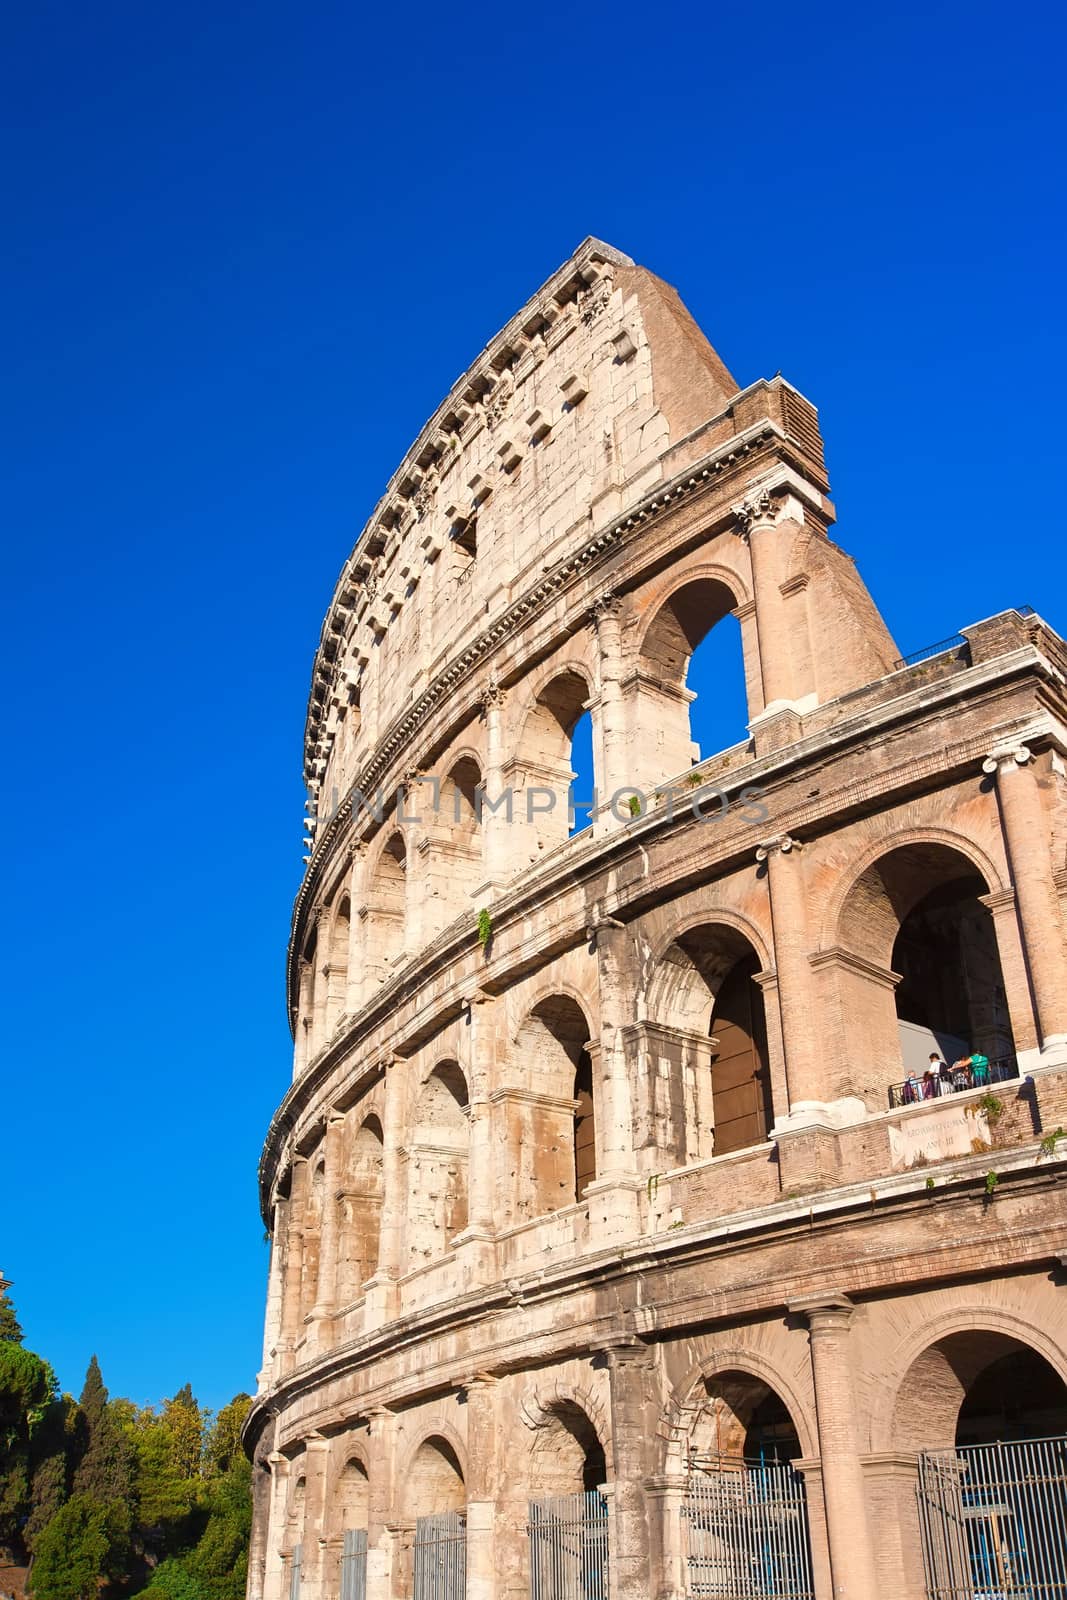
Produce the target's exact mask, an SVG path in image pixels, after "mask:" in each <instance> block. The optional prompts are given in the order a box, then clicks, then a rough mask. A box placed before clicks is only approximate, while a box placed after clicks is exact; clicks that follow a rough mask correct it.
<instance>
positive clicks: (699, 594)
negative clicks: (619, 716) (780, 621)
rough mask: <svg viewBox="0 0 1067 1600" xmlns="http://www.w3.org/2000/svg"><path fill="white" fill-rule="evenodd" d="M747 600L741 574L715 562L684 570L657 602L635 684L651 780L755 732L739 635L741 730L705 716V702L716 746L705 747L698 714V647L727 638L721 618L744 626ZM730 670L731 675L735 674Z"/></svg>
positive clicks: (633, 715) (634, 708) (635, 717)
mask: <svg viewBox="0 0 1067 1600" xmlns="http://www.w3.org/2000/svg"><path fill="white" fill-rule="evenodd" d="M739 603H740V585H739V584H738V583H737V580H736V577H735V576H734V575H733V574H732V573H727V572H725V571H723V570H722V569H721V568H717V569H715V570H714V575H712V572H711V571H709V570H707V569H705V570H703V571H701V570H696V571H690V572H687V573H682V574H679V575H678V579H677V581H676V582H675V583H674V584H673V585H672V586H671V587H670V588H669V589H667V590H666V592H665V593H664V594H663V595H662V596H659V597H657V601H656V605H655V609H654V610H653V611H652V614H651V616H650V617H649V618H648V620H647V622H646V623H645V626H644V628H643V629H642V631H641V634H640V636H639V641H638V645H637V673H636V676H635V679H634V681H633V683H632V685H631V687H630V688H629V690H628V694H629V697H630V700H631V708H630V723H631V726H632V727H633V728H634V729H636V730H638V732H639V735H640V744H641V749H642V752H643V753H642V757H641V770H640V780H641V782H642V783H643V784H645V785H647V784H648V783H649V782H650V781H651V782H660V781H662V780H664V779H668V778H673V777H677V776H678V775H680V774H682V773H684V772H686V771H687V770H688V768H689V767H690V766H691V765H692V764H693V762H694V761H698V760H699V759H700V758H701V755H705V756H706V755H710V754H712V753H713V752H714V750H717V749H725V748H726V747H727V746H728V745H730V744H732V743H736V742H737V741H738V740H739V739H746V738H747V737H748V722H749V721H750V720H751V718H752V717H753V716H755V715H756V713H757V712H758V711H759V709H760V706H759V704H758V703H756V701H755V700H754V699H753V697H752V696H751V695H750V694H749V693H748V691H747V689H746V687H745V683H744V668H743V653H742V649H741V639H740V636H739V634H738V637H737V638H736V640H733V641H731V646H732V648H731V650H730V654H731V656H733V657H736V666H737V669H738V670H737V689H738V694H739V697H740V699H741V701H742V703H740V704H738V705H736V706H735V707H733V708H732V711H731V714H730V715H731V716H733V715H735V717H736V722H737V727H736V729H732V730H731V731H732V732H733V733H734V734H735V737H733V738H724V737H723V722H722V718H721V717H716V718H715V720H711V719H710V717H709V718H705V717H704V715H703V712H704V707H703V706H701V708H700V718H699V723H700V726H699V731H700V733H701V735H702V739H703V743H704V744H706V745H707V746H708V748H707V749H704V750H701V748H700V744H699V743H698V742H697V731H698V724H697V721H696V720H695V719H694V714H693V713H694V703H695V702H697V701H698V692H697V691H696V690H694V687H693V681H694V679H695V678H699V677H700V676H701V674H700V672H699V668H698V669H697V670H696V671H695V672H694V671H693V670H692V669H693V667H694V662H695V660H696V657H697V652H698V651H701V650H702V647H705V646H706V651H707V652H711V651H713V650H714V649H715V646H714V645H713V644H712V643H711V640H712V635H713V634H716V643H718V642H719V641H720V640H721V637H722V634H721V629H720V624H724V625H725V626H726V627H728V628H729V629H731V630H736V628H737V625H736V621H735V620H733V613H734V611H735V609H736V608H737V606H738V604H739ZM727 619H730V620H729V621H728V620H727ZM717 629H719V632H718V633H716V630H717ZM725 676H726V678H727V680H728V679H729V676H730V675H729V673H726V674H725ZM709 699H710V697H709ZM634 781H635V782H636V781H638V780H637V779H636V778H635V780H634Z"/></svg>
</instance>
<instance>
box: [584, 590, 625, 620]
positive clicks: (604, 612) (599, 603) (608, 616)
mask: <svg viewBox="0 0 1067 1600" xmlns="http://www.w3.org/2000/svg"><path fill="white" fill-rule="evenodd" d="M621 614H622V596H621V595H617V594H613V593H612V592H611V591H610V590H609V591H608V593H607V594H602V595H601V596H600V599H599V600H594V602H593V604H592V606H591V607H590V610H589V615H590V616H591V617H592V619H593V626H594V627H595V628H599V627H600V625H601V623H602V622H607V621H609V620H610V621H617V620H618V618H619V617H620V616H621Z"/></svg>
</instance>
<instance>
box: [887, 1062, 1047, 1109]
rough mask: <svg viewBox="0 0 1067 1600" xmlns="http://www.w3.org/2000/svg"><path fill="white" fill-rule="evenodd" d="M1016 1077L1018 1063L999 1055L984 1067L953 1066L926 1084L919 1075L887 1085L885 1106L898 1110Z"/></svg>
mask: <svg viewBox="0 0 1067 1600" xmlns="http://www.w3.org/2000/svg"><path fill="white" fill-rule="evenodd" d="M1018 1076H1019V1063H1018V1062H1017V1061H1016V1059H1015V1057H1014V1056H1000V1057H998V1058H997V1060H996V1061H990V1063H989V1065H988V1067H986V1068H981V1067H974V1068H971V1067H953V1068H952V1071H951V1072H950V1074H949V1076H948V1077H942V1076H941V1075H939V1074H938V1075H935V1076H934V1077H933V1078H932V1079H931V1080H930V1082H929V1083H927V1082H925V1081H924V1080H923V1078H921V1077H918V1076H913V1077H911V1078H905V1079H904V1082H903V1083H891V1084H890V1085H889V1109H890V1111H898V1110H899V1109H900V1108H901V1107H902V1106H917V1105H923V1104H926V1103H929V1102H930V1101H931V1100H940V1099H943V1098H945V1097H946V1096H949V1095H953V1094H962V1093H963V1092H964V1091H965V1090H967V1089H987V1088H988V1087H989V1085H990V1084H992V1083H1008V1082H1010V1081H1011V1079H1013V1078H1018Z"/></svg>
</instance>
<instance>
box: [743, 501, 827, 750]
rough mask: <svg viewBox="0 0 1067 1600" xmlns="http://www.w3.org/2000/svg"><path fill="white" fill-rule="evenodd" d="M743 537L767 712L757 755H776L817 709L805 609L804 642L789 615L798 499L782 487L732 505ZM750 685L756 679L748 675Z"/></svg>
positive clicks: (756, 720)
mask: <svg viewBox="0 0 1067 1600" xmlns="http://www.w3.org/2000/svg"><path fill="white" fill-rule="evenodd" d="M733 510H734V515H735V516H736V517H737V520H738V524H739V528H740V531H741V535H742V537H743V538H744V539H745V541H746V542H747V544H748V548H749V556H750V559H751V564H752V598H753V601H754V603H755V607H756V632H757V635H758V640H759V669H760V670H759V675H760V680H761V683H762V690H763V699H764V707H763V710H762V711H761V712H760V713H759V714H758V716H756V717H753V719H752V723H753V733H754V735H755V738H756V747H757V750H758V751H759V752H760V753H762V752H763V751H765V750H776V749H780V748H782V747H783V746H784V745H786V744H789V743H791V742H792V741H793V740H794V739H796V738H797V736H798V735H799V732H800V716H801V715H802V713H803V712H804V711H807V710H810V709H811V708H812V707H813V706H814V705H815V704H816V695H815V692H814V691H815V684H814V681H813V678H812V670H811V649H810V642H809V640H808V638H807V637H806V634H807V610H806V607H805V609H804V611H803V623H802V626H803V631H804V634H805V637H804V638H802V639H797V638H795V637H794V635H795V634H796V631H797V623H796V617H795V612H793V613H791V612H790V610H789V598H790V596H791V594H792V593H793V592H794V589H793V587H792V585H790V584H789V583H788V581H787V580H789V579H790V578H791V577H792V576H794V575H793V574H791V573H790V572H789V571H788V560H789V554H790V551H791V549H792V546H793V542H794V540H795V537H796V535H797V533H798V532H799V531H800V529H801V528H802V527H803V526H804V508H803V506H802V505H801V503H800V501H799V500H798V499H797V498H796V496H795V495H792V494H788V493H787V494H785V495H784V496H783V494H782V490H781V488H780V487H779V488H778V489H777V490H776V489H775V488H774V487H773V486H771V487H763V488H760V487H758V486H757V487H755V488H753V490H752V491H751V492H750V493H749V495H748V497H747V498H746V499H745V500H744V501H743V502H742V503H741V504H740V505H738V506H734V508H733ZM746 680H747V681H748V683H749V684H750V685H751V683H752V680H753V674H752V673H750V672H747V671H746Z"/></svg>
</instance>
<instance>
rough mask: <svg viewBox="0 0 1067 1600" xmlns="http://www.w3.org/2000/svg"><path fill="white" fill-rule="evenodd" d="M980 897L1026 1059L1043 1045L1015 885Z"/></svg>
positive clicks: (1016, 1042) (1010, 1016)
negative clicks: (989, 918) (990, 919)
mask: <svg viewBox="0 0 1067 1600" xmlns="http://www.w3.org/2000/svg"><path fill="white" fill-rule="evenodd" d="M978 898H979V900H980V901H981V902H982V904H983V905H984V906H987V907H988V909H989V910H990V912H991V913H992V916H993V934H994V937H995V939H996V941H997V954H998V956H999V957H1000V971H1001V976H1002V977H1003V979H1004V995H1005V1001H1006V1004H1007V1008H1008V1024H1009V1027H1010V1029H1011V1037H1012V1043H1013V1044H1014V1046H1015V1053H1016V1055H1018V1056H1021V1057H1023V1058H1024V1059H1025V1058H1027V1057H1028V1056H1029V1057H1030V1058H1032V1056H1033V1053H1034V1052H1036V1051H1037V1050H1038V1049H1039V1048H1040V1040H1039V1039H1038V1036H1037V1018H1036V1017H1035V1016H1034V1001H1033V996H1032V995H1031V993H1030V978H1029V974H1028V972H1027V970H1026V955H1025V952H1024V950H1023V946H1022V939H1021V938H1020V935H1019V914H1018V911H1017V909H1016V905H1015V891H1014V890H1013V889H999V890H994V891H993V892H992V893H990V894H980V895H979V896H978Z"/></svg>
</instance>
